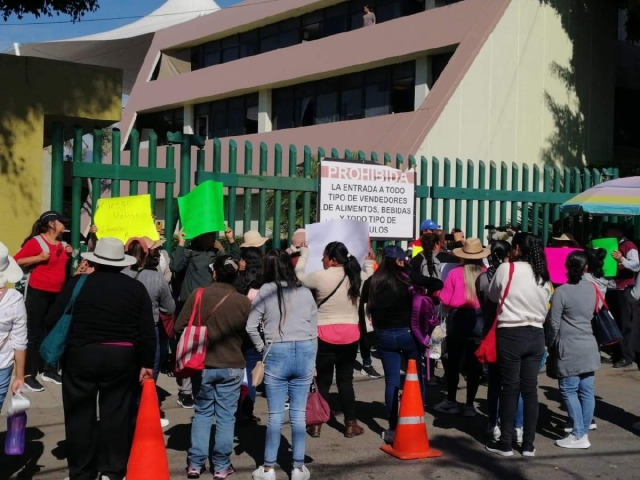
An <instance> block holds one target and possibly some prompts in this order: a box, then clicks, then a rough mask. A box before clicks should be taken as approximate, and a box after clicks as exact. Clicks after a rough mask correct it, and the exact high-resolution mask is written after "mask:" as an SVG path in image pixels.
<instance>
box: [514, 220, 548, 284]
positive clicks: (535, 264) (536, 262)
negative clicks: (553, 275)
mask: <svg viewBox="0 0 640 480" xmlns="http://www.w3.org/2000/svg"><path fill="white" fill-rule="evenodd" d="M513 245H514V246H517V247H518V248H519V249H520V252H521V254H522V257H521V258H520V259H519V260H522V261H525V262H528V263H529V265H531V269H532V270H533V274H534V276H535V277H536V283H538V284H539V285H544V284H545V283H548V282H549V279H550V276H549V269H548V268H547V256H546V255H545V254H544V249H543V247H542V240H541V239H540V237H538V236H536V235H532V234H531V233H524V232H519V233H516V235H515V236H514V237H513Z"/></svg>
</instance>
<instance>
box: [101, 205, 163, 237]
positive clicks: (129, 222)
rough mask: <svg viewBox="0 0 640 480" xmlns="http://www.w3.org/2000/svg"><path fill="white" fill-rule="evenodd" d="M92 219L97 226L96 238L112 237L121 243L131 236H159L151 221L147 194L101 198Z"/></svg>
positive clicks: (151, 216)
mask: <svg viewBox="0 0 640 480" xmlns="http://www.w3.org/2000/svg"><path fill="white" fill-rule="evenodd" d="M93 221H94V223H95V225H96V227H98V232H97V236H98V238H103V237H114V238H118V239H120V240H122V242H123V243H126V242H127V240H129V239H130V238H132V237H144V236H146V237H149V238H150V239H151V240H158V239H159V238H160V237H159V236H158V231H157V230H156V226H155V224H154V223H153V215H152V214H151V197H150V196H149V195H133V196H130V197H115V198H101V199H100V200H98V206H97V210H96V213H95V215H94V220H93Z"/></svg>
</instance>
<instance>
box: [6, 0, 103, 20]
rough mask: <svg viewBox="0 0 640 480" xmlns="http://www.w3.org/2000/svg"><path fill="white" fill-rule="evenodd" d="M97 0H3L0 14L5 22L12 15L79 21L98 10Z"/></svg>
mask: <svg viewBox="0 0 640 480" xmlns="http://www.w3.org/2000/svg"><path fill="white" fill-rule="evenodd" d="M98 8H99V5H98V0H3V1H2V2H0V12H1V13H2V16H3V18H4V19H5V20H7V19H9V17H11V16H12V15H16V16H17V17H18V18H22V17H24V16H25V15H29V14H31V15H34V16H35V17H37V18H39V17H41V16H46V17H53V16H54V15H60V14H62V15H69V16H70V17H71V20H72V21H74V22H75V21H77V20H80V19H81V18H82V17H83V16H84V14H85V13H92V12H95V11H96V10H98Z"/></svg>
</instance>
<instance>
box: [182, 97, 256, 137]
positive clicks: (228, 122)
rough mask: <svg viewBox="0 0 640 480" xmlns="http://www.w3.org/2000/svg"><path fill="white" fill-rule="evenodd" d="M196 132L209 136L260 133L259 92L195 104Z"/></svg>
mask: <svg viewBox="0 0 640 480" xmlns="http://www.w3.org/2000/svg"><path fill="white" fill-rule="evenodd" d="M193 113H194V119H195V122H194V123H195V126H196V133H197V134H198V135H201V136H204V137H208V138H221V137H231V136H238V135H248V134H251V133H258V94H257V93H252V94H250V95H242V96H240V97H233V98H229V99H224V100H218V101H215V102H208V103H200V104H198V105H195V106H194V112H193Z"/></svg>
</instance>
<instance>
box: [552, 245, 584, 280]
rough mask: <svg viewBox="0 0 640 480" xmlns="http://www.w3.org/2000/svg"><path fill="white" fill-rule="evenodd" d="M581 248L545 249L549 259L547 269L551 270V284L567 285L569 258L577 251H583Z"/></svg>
mask: <svg viewBox="0 0 640 480" xmlns="http://www.w3.org/2000/svg"><path fill="white" fill-rule="evenodd" d="M581 250H582V249H580V248H555V247H550V248H545V249H544V253H545V255H546V257H547V267H548V268H549V276H550V277H551V283H553V284H554V285H564V284H565V283H567V280H568V278H567V267H566V266H565V265H566V263H567V257H568V256H569V255H570V254H571V253H572V252H575V251H581Z"/></svg>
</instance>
